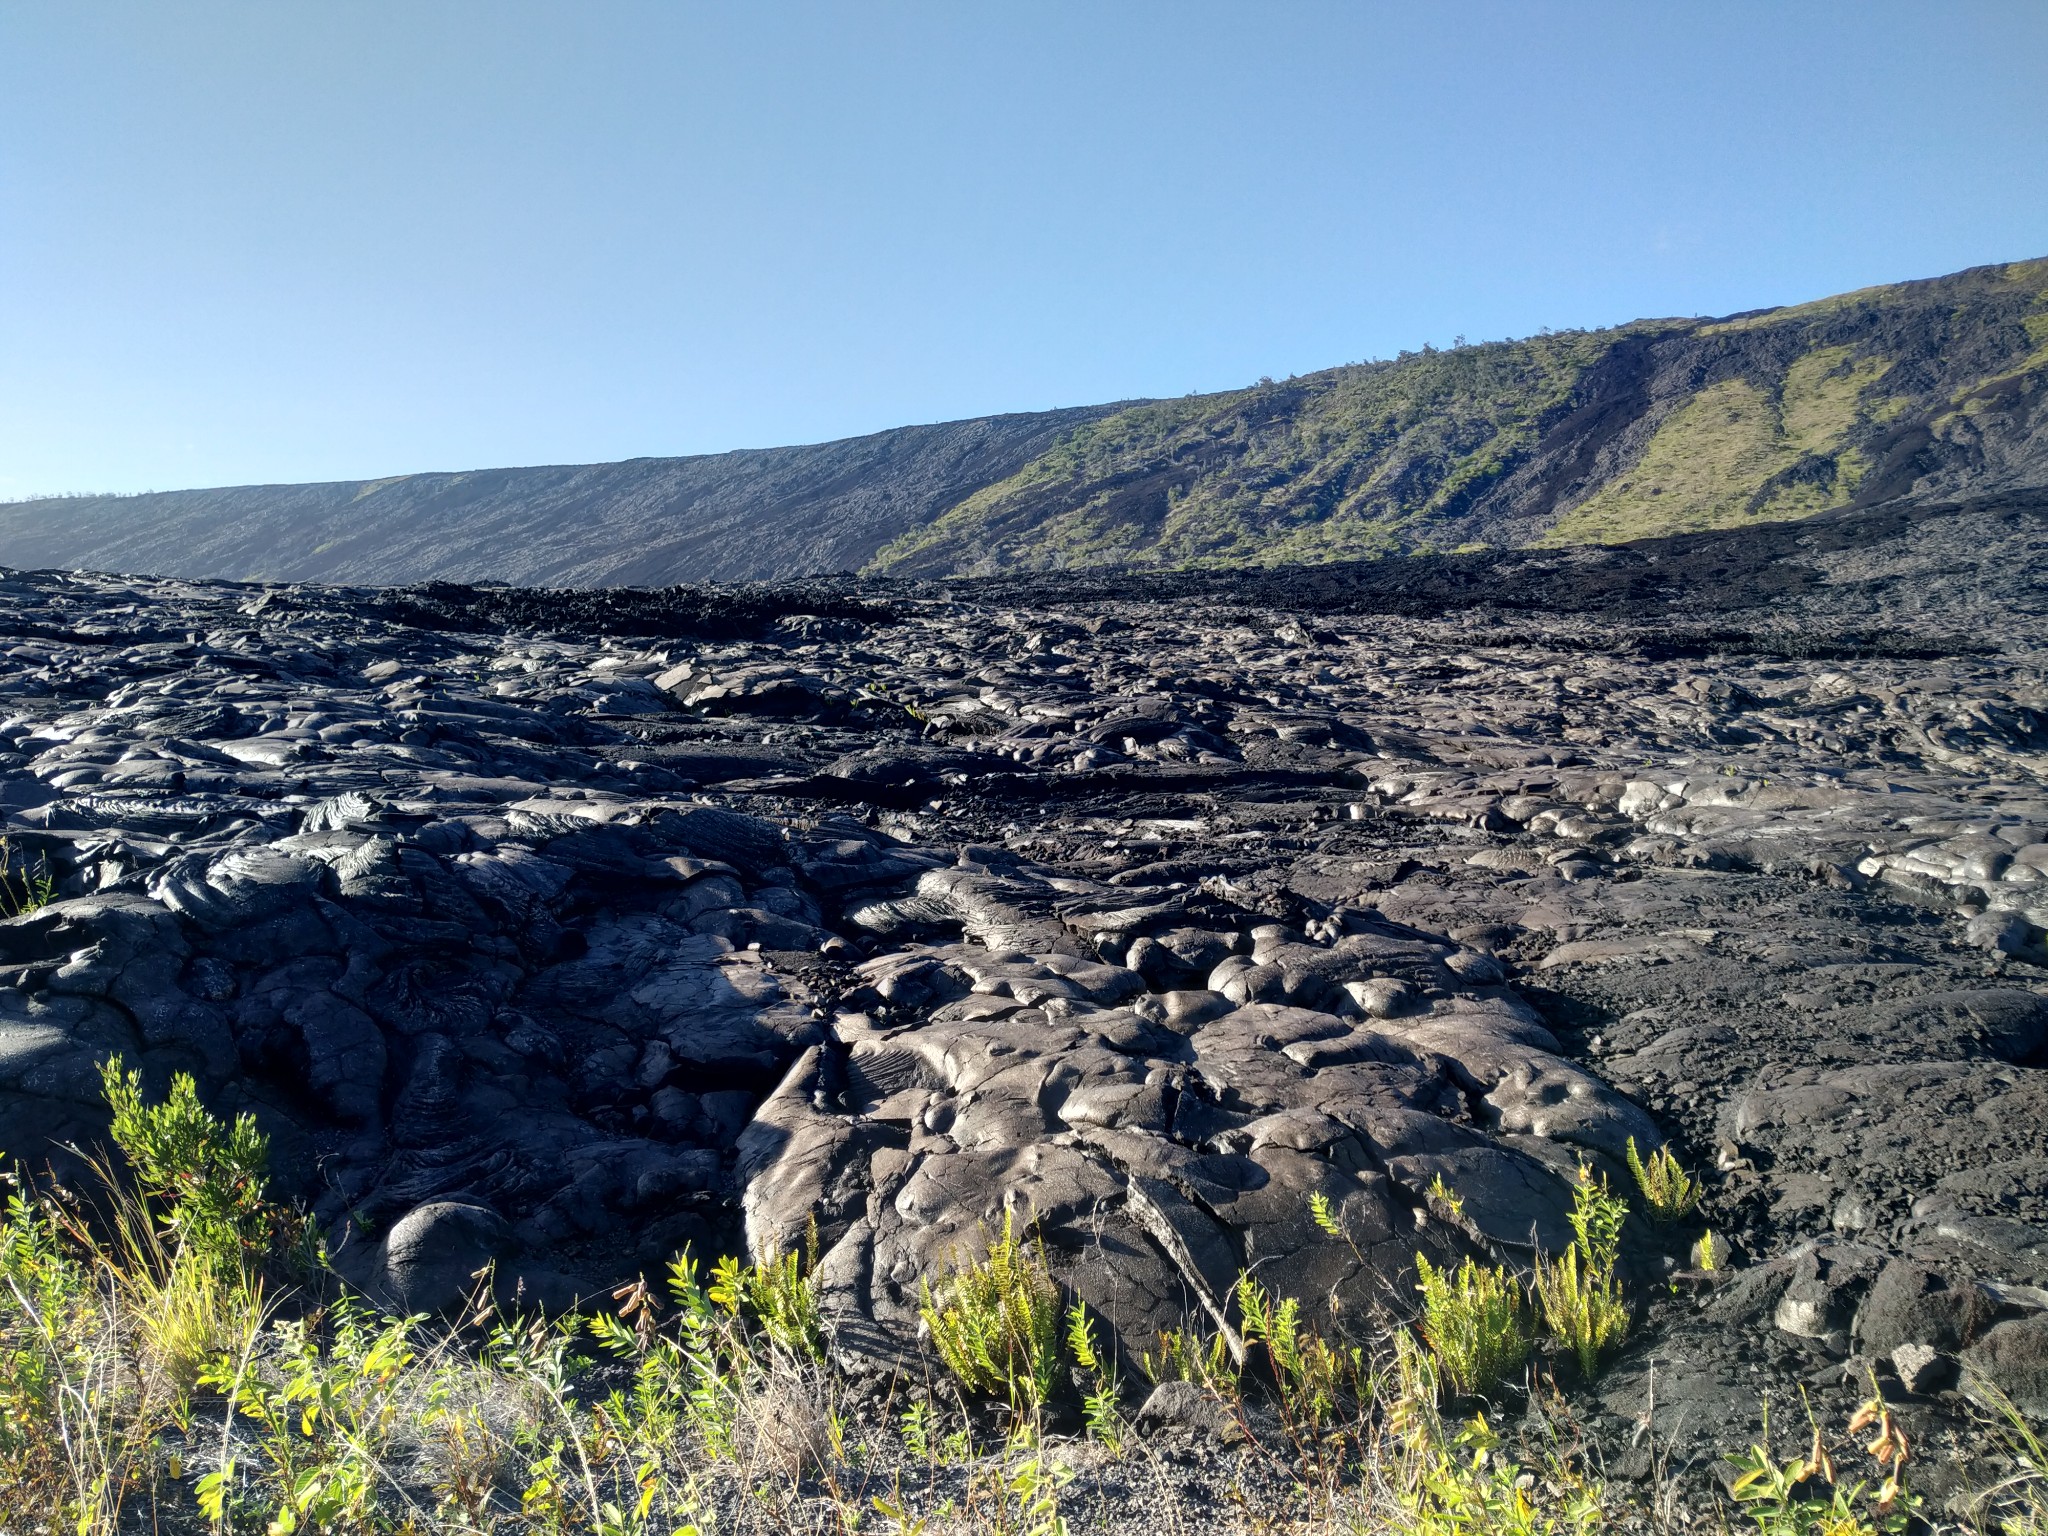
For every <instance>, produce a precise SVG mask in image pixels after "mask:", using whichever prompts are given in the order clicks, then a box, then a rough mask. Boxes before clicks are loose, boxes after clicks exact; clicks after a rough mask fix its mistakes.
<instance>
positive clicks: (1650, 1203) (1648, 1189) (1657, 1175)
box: [1628, 1136, 1704, 1226]
mask: <svg viewBox="0 0 2048 1536" xmlns="http://www.w3.org/2000/svg"><path fill="white" fill-rule="evenodd" d="M1628 1171H1629V1172H1630V1173H1632V1174H1634V1175H1635V1180H1636V1188H1637V1189H1639V1190H1641V1191H1642V1195H1643V1209H1644V1211H1645V1212H1646V1213H1647V1214H1648V1216H1649V1218H1650V1220H1652V1221H1654V1222H1656V1223H1657V1224H1658V1225H1659V1226H1669V1225H1671V1224H1672V1223H1673V1222H1677V1221H1683V1220H1685V1218H1686V1217H1688V1216H1690V1215H1691V1214H1692V1213H1693V1212H1694V1211H1695V1210H1697V1209H1698V1208H1699V1203H1700V1196H1701V1194H1703V1193H1704V1190H1703V1189H1702V1187H1701V1185H1700V1181H1699V1180H1698V1179H1696V1178H1694V1177H1693V1176H1692V1175H1691V1174H1689V1173H1687V1172H1686V1171H1685V1169H1684V1168H1683V1167H1682V1166H1681V1165H1680V1164H1679V1161H1678V1158H1677V1157H1676V1156H1675V1155H1674V1154H1673V1152H1672V1150H1671V1148H1670V1147H1669V1146H1668V1145H1667V1146H1662V1147H1659V1148H1658V1149H1657V1150H1656V1151H1654V1152H1652V1153H1651V1154H1650V1158H1649V1161H1648V1162H1645V1161H1644V1160H1643V1158H1642V1156H1641V1154H1639V1153H1638V1152H1637V1151H1636V1139H1635V1137H1633V1136H1631V1137H1629V1139H1628Z"/></svg>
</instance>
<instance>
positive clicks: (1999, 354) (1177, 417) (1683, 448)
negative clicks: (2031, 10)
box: [0, 260, 2048, 586]
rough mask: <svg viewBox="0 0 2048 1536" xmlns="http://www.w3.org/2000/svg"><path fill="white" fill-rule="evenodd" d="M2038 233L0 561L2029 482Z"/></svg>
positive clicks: (2044, 396)
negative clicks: (1741, 289)
mask: <svg viewBox="0 0 2048 1536" xmlns="http://www.w3.org/2000/svg"><path fill="white" fill-rule="evenodd" d="M2044 421H2048V260H2042V261H2032V262H2023V263H2015V264H2012V265H2007V266H1991V267H1979V268H1974V269H1972V270H1970V271H1967V272H1961V273H1956V274H1954V275H1952V276H1949V277H1942V278H1934V279H1930V280H1926V281H1921V282H1908V283H1897V284H1891V285H1886V286H1882V287H1877V288H1868V289H1864V290H1861V291H1859V292H1856V293H1851V294H1844V295H1839V296H1836V297H1834V298H1828V299H1822V300H1819V301H1816V302H1814V303H1810V304H1802V305H1797V306H1793V307H1790V308H1784V309H1774V310H1762V311H1757V312H1755V313H1751V314H1744V315H1737V316H1733V317H1729V318H1725V319H1718V320H1708V319H1671V320H1641V321H1636V322H1634V323H1632V324H1629V325H1625V326H1620V327H1616V328H1614V329H1611V330H1602V331H1572V332H1559V333H1546V334H1543V335H1538V336H1533V337H1529V338H1526V339H1524V340H1521V341H1502V342H1486V343H1481V344H1478V345H1474V346H1466V347H1459V348H1456V349H1454V350H1451V351H1444V352H1438V351H1432V350H1426V351H1424V352H1422V353H1419V354H1410V355H1406V356H1403V357H1401V358H1399V359H1396V360H1394V361H1391V362H1379V363H1366V364H1359V365H1354V366H1349V367H1342V368H1333V369H1329V370H1326V371H1324V372H1321V373H1315V374H1310V375H1307V376H1305V377H1301V378H1296V379H1289V380H1287V381H1285V382H1282V383H1261V384H1260V385H1257V386H1255V387H1253V388H1250V389H1244V390H1236V391H1230V392H1227V393H1223V394H1214V395H1195V396H1188V397H1186V398H1184V399H1179V400H1166V401H1146V402H1138V403H1128V402H1127V403H1124V404H1120V405H1104V406H1096V407H1087V408H1080V409H1075V410H1067V411H1052V412H1044V413H1038V414H1030V415H1012V416H998V417H986V418H982V419H979V420H973V421H964V422H953V423H944V424H940V425H935V426H920V427H906V428H901V429H898V430H896V431H892V432H882V433H877V434H875V435H873V436H870V437H863V438H854V439H849V440H846V441H843V442H837V443H825V444H817V445H813V446H808V447H799V448H777V449H763V450H749V451H745V452H736V453H727V454H717V455H707V456H702V457H695V458H671V459H633V460H627V461H625V462H623V463H617V464H598V465H582V466H559V467H549V468H536V469H498V470H484V471H477V472H473V473H466V474H421V475H405V476H399V477H396V478H392V479H385V480H374V481H346V482H337V483H332V484H324V485H302V486H244V487H236V488H229V489H222V490H195V491H175V492H167V493H159V494H151V495H147V496H132V497H97V498H68V499H63V500H56V501H32V502H20V503H15V504H13V505H9V506H0V564H5V565H12V566H28V567H46V566H57V567H87V568H94V569H114V570H128V571H148V572H154V573H159V574H170V575H184V576H227V577H238V578H265V579H272V580H291V581H344V582H360V583H404V582H412V581H420V580H427V579H448V580H458V581H483V580H499V581H509V582H515V583H524V584H546V585H557V586H623V585H659V584H665V583H672V582H683V581H695V580H750V579H761V578H769V577H778V576H792V575H800V574H805V573H809V572H817V571H833V570H842V569H865V570H867V571H868V572H870V573H873V574H879V575H893V576H941V575H988V574H997V573H1001V572H1006V571H1034V570H1039V571H1042V570H1060V569H1069V568H1074V567H1080V566H1099V565H1114V564H1138V565H1162V566H1184V565H1210V566H1229V565H1243V564H1260V565H1267V564H1280V563H1287V562H1323V561H1329V560H1343V559H1356V558H1361V557H1371V556H1381V555H1388V554H1402V553H1418V552H1429V551H1447V550H1456V549H1462V548H1468V547H1472V546H1476V545H1486V546H1491V547H1496V548H1518V547H1526V546H1531V545H1545V544H1585V543H1612V542H1619V541H1625V540H1629V539H1635V538H1642V537H1648V536H1653V535H1661V534H1670V533H1681V532H1687V531H1696V530H1705V529H1725V528H1734V527H1741V526H1744V525H1747V524H1751V523H1758V522H1771V521H1782V520H1786V519H1794V518H1802V517H1807V516H1811V515H1813V514H1815V513H1818V512H1823V511H1827V510H1830V509H1836V508H1843V507H1851V506H1870V505H1878V504H1883V503H1889V502H1900V503H1905V504H1909V505H1920V504H1927V503H1930V502H1934V501H1952V500H1957V499H1965V498H1978V497H1983V496H1987V495H1999V494H2004V493H2007V492H2012V491H2016V490H2024V489H2038V488H2043V487H2048V432H2044V431H2043V430H2042V428H2043V424H2044Z"/></svg>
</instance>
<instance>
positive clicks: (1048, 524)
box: [871, 326, 1656, 572]
mask: <svg viewBox="0 0 2048 1536" xmlns="http://www.w3.org/2000/svg"><path fill="white" fill-rule="evenodd" d="M1655 329H1656V328H1655V327H1651V326H1638V327H1629V328H1627V329H1626V330H1619V331H1603V332H1598V333H1587V332H1569V333H1563V334H1558V335H1552V336H1539V337H1532V338H1531V339H1529V340H1527V341H1522V342H1492V343H1486V344H1483V345H1480V346H1473V347H1461V348H1458V349H1457V350H1455V351H1451V352H1436V351H1426V352H1422V353H1419V354H1416V355H1413V356H1410V357H1405V358H1403V359H1401V360H1400V361H1398V362H1392V363H1369V364H1363V365H1356V366H1352V367H1346V368H1333V369H1330V370H1328V371H1327V372H1323V373H1317V374H1311V375H1309V376H1307V377H1306V378H1301V379H1290V380H1288V381H1287V382H1286V383H1283V384H1270V383H1269V384H1261V385H1259V386H1257V387H1255V388H1252V389H1245V390H1237V391H1234V392H1232V393H1230V394H1224V395H1202V396H1194V397H1190V398H1188V399H1184V400H1172V401H1162V402H1159V403H1156V404H1148V405H1141V406H1135V407H1133V408H1131V409H1129V410H1124V411H1119V412H1118V413H1117V414H1115V415H1113V416H1109V417H1106V418H1104V419H1103V420H1101V421H1098V422H1093V423H1090V424H1089V425H1087V426H1085V427H1083V428H1081V429H1080V430H1079V431H1076V432H1074V433H1072V434H1071V435H1070V436H1068V437H1067V438H1066V439H1065V440H1064V441H1062V442H1061V443H1060V444H1059V445H1058V446H1056V447H1055V448H1053V449H1052V450H1051V451H1050V452H1048V453H1046V454H1045V455H1043V456H1042V457H1040V458H1039V459H1038V460H1036V461H1035V462H1033V463H1032V464H1030V465H1027V466H1026V467H1025V468H1024V469H1023V470H1022V471H1020V472H1019V473H1018V474H1016V475H1013V476H1011V477H1010V478H1009V479H1007V480H1002V481H998V482H997V483H995V484H994V485H991V486H988V487H986V488H984V489H982V490H980V491H977V492H976V493H975V494H974V495H972V496H970V497H968V498H967V499H966V500H965V501H963V502H961V503H960V504H959V505H958V506H957V507H954V508H953V509H951V510H950V511H948V512H947V513H946V514H945V515H944V516H942V517H940V518H939V519H938V520H937V521H936V522H934V523H932V524H931V525H929V526H928V527H925V528H921V529H918V530H915V531H914V532H911V533H908V534H905V535H903V536H902V537H901V538H899V539H897V540H896V541H895V542H894V543H892V544H890V545H889V546H888V547H887V548H885V549H884V550H883V551H882V552H881V553H880V554H879V555H878V556H877V557H876V559H875V562H874V565H873V566H872V567H871V568H872V569H875V570H880V571H892V572H908V571H925V570H933V569H940V568H943V569H956V570H957V569H986V570H996V569H1006V568H1016V567H1020V566H1021V567H1027V568H1037V569H1047V568H1054V569H1056V568H1059V567H1061V566H1068V565H1100V564H1106V563H1112V562H1117V561H1144V562H1149V563H1166V564H1176V565H1182V564H1185V565H1237V564H1245V563H1261V564H1277V563H1283V562H1287V561H1296V560H1338V559H1353V558H1359V557H1364V556H1373V555H1384V554H1392V553H1395V552H1398V551H1401V550H1407V549H1417V548H1426V547H1431V546H1432V545H1433V544H1434V543H1436V542H1437V541H1438V540H1439V538H1440V536H1441V535H1440V530H1449V531H1450V532H1451V533H1453V534H1455V532H1456V530H1455V517H1454V513H1455V509H1456V508H1457V507H1458V506H1459V504H1460V503H1461V501H1462V500H1463V499H1464V498H1465V497H1467V496H1468V495H1469V494H1470V493H1471V492H1472V491H1473V490H1474V489H1475V488H1477V487H1481V486H1484V485H1487V484H1489V483H1491V482H1492V481H1494V480H1495V479H1497V478H1498V477H1499V476H1500V475H1501V474H1502V473H1503V471H1504V470H1505V469H1506V468H1507V467H1508V466H1510V465H1511V464H1513V463H1514V462H1515V461H1516V460H1517V459H1518V458H1519V457H1521V456H1523V455H1526V454H1527V453H1528V452H1529V450H1530V449H1531V448H1532V447H1533V446H1534V444H1535V442H1536V439H1537V436H1538V434H1539V433H1540V431H1541V428H1542V424H1543V421H1544V419H1545V417H1546V416H1547V415H1549V414H1550V413H1551V412H1553V411H1555V410H1556V409H1557V408H1558V407H1559V406H1560V405H1562V404H1563V403H1564V402H1565V401H1566V400H1568V399H1569V398H1570V396H1571V393H1572V390H1573V388H1574V386H1576V385H1577V384H1578V382H1579V380H1580V379H1581V377H1582V376H1583V375H1584V373H1585V372H1586V370H1587V369H1588V368H1589V367H1590V366H1592V365H1593V364H1594V363H1595V362H1596V361H1598V360H1599V359H1600V358H1601V357H1602V356H1604V355H1605V354H1606V352H1607V351H1608V350H1609V348H1611V347H1612V346H1613V345H1614V344H1615V342H1616V341H1617V340H1618V339H1619V338H1621V337H1623V336H1626V335H1635V334H1644V333H1654V331H1655ZM1450 542H1451V543H1457V542H1460V540H1459V539H1458V538H1457V537H1452V538H1450Z"/></svg>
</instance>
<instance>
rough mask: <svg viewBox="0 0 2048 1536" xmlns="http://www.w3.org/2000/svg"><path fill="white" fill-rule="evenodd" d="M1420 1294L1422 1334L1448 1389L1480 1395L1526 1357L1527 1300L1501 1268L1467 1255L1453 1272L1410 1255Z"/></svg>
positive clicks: (1520, 1363) (1515, 1367)
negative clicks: (1479, 1261)
mask: <svg viewBox="0 0 2048 1536" xmlns="http://www.w3.org/2000/svg"><path fill="white" fill-rule="evenodd" d="M1415 1278H1416V1289H1417V1290H1419V1291H1420V1292H1421V1293H1422V1337H1423V1340H1424V1341H1425V1342H1426V1343H1427V1344H1428V1345H1429V1348H1430V1352H1431V1353H1432V1354H1433V1355H1434V1356H1435V1357H1436V1360H1437V1363H1438V1364H1439V1365H1440V1366H1441V1367H1442V1369H1443V1373H1444V1375H1445V1376H1446V1377H1448V1378H1449V1380H1450V1384H1451V1390H1452V1391H1454V1392H1456V1393H1458V1394H1459V1395H1460V1396H1464V1397H1484V1396H1486V1395H1487V1394H1488V1393H1490V1392H1492V1391H1493V1390H1494V1388H1496V1387H1497V1386H1499V1385H1500V1384H1501V1383H1502V1382H1503V1381H1505V1380H1507V1379H1508V1378H1509V1377H1510V1376H1512V1375H1514V1374H1515V1373H1516V1372H1517V1371H1519V1370H1521V1368H1522V1365H1523V1363H1524V1362H1525V1361H1527V1360H1528V1358H1529V1346H1530V1337H1529V1326H1528V1320H1527V1319H1528V1303H1527V1301H1526V1300H1525V1299H1524V1297H1523V1295H1522V1287H1521V1286H1520V1285H1519V1284H1518V1283H1517V1282H1516V1280H1515V1277H1514V1276H1513V1275H1511V1274H1510V1273H1508V1271H1506V1270H1505V1269H1500V1268H1497V1267H1494V1266H1491V1265H1484V1266H1482V1265H1480V1264H1477V1263H1475V1262H1474V1261H1473V1260H1472V1259H1471V1258H1469V1257H1468V1258H1467V1259H1466V1260H1465V1261H1464V1262H1463V1263H1462V1264H1460V1265H1459V1266H1458V1267H1457V1268H1456V1269H1455V1270H1445V1269H1438V1268H1436V1267H1435V1266H1434V1265H1432V1264H1431V1263H1430V1262H1429V1260H1428V1259H1427V1258H1426V1257H1424V1256H1423V1255H1422V1254H1420V1253H1418V1254H1416V1255H1415Z"/></svg>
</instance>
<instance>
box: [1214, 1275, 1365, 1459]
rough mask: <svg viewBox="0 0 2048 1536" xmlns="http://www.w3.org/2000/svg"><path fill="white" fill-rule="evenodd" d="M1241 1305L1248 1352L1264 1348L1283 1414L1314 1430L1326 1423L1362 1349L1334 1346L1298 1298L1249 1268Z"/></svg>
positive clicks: (1240, 1287)
mask: <svg viewBox="0 0 2048 1536" xmlns="http://www.w3.org/2000/svg"><path fill="white" fill-rule="evenodd" d="M1237 1307H1238V1313H1239V1316H1240V1319H1241V1325H1242V1327H1243V1329H1244V1342H1245V1347H1246V1349H1247V1351H1249V1349H1250V1347H1251V1346H1252V1345H1254V1344H1261V1345H1264V1346H1265V1350H1266V1359H1267V1363H1268V1364H1269V1365H1270V1366H1271V1367H1272V1372H1273V1383H1274V1385H1275V1386H1276V1387H1278V1389H1279V1393H1280V1410H1281V1412H1282V1414H1283V1415H1285V1417H1286V1418H1287V1419H1288V1420H1289V1422H1290V1423H1292V1424H1300V1425H1306V1426H1308V1427H1310V1428H1318V1427H1320V1426H1321V1425H1323V1424H1325V1423H1327V1422H1328V1421H1329V1420H1330V1418H1331V1417H1332V1416H1333V1415H1334V1414H1335V1413H1336V1410H1337V1401H1338V1394H1339V1393H1340V1392H1341V1391H1342V1390H1343V1386H1344V1383H1345V1381H1346V1380H1347V1379H1349V1378H1355V1377H1356V1376H1357V1375H1358V1374H1359V1372H1360V1370H1361V1369H1362V1355H1361V1352H1360V1351H1359V1350H1358V1349H1356V1348H1351V1349H1345V1348H1341V1347H1339V1346H1335V1345H1332V1344H1331V1343H1330V1342H1329V1341H1328V1340H1326V1339H1324V1338H1323V1336H1322V1335H1321V1334H1319V1333H1317V1332H1316V1330H1315V1329H1313V1328H1311V1327H1309V1326H1308V1325H1307V1324H1305V1323H1303V1322H1302V1320H1301V1303H1300V1301H1299V1300H1297V1299H1296V1298H1295V1297H1292V1296H1288V1297H1284V1298H1279V1297H1275V1296H1273V1295H1272V1294H1270V1293H1269V1292H1268V1291H1267V1290H1266V1288H1265V1287H1264V1286H1262V1285H1260V1284H1259V1283H1258V1281H1256V1280H1254V1279H1253V1278H1252V1277H1251V1275H1250V1273H1249V1272H1247V1273H1245V1274H1241V1275H1239V1276H1238V1277H1237Z"/></svg>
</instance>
